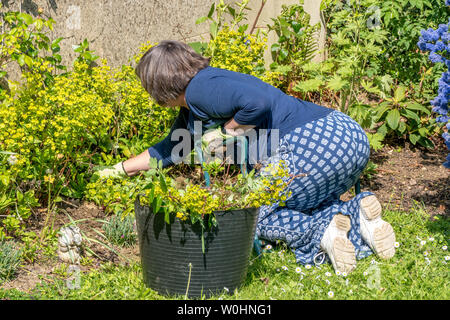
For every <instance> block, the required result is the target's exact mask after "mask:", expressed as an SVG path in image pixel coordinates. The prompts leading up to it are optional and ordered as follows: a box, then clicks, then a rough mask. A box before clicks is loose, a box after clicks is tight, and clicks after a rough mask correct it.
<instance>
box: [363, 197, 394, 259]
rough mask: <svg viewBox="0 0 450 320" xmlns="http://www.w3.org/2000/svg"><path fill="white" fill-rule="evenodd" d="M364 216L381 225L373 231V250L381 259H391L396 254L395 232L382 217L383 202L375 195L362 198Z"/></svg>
mask: <svg viewBox="0 0 450 320" xmlns="http://www.w3.org/2000/svg"><path fill="white" fill-rule="evenodd" d="M361 207H362V209H363V210H362V212H363V214H364V217H365V218H366V219H367V220H369V221H372V222H374V223H377V224H378V225H379V226H377V227H376V228H375V230H374V231H373V248H372V249H373V250H374V251H375V253H376V254H377V255H378V256H379V257H380V258H381V259H390V258H392V257H393V256H394V255H395V246H394V243H395V233H394V229H393V228H392V226H391V225H390V224H389V223H388V222H386V221H384V220H382V219H381V211H382V209H381V204H380V202H379V201H378V199H377V198H376V197H375V196H373V195H372V196H368V197H365V198H364V199H362V200H361Z"/></svg>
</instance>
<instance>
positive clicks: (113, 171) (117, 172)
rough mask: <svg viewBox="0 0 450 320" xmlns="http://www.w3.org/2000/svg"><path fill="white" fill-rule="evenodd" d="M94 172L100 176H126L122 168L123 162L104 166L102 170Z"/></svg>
mask: <svg viewBox="0 0 450 320" xmlns="http://www.w3.org/2000/svg"><path fill="white" fill-rule="evenodd" d="M96 174H97V175H98V176H99V177H100V178H101V179H103V178H119V177H127V176H128V174H127V173H126V172H125V169H124V168H123V162H119V163H117V164H115V165H114V166H112V167H109V168H105V169H103V170H100V171H97V172H96Z"/></svg>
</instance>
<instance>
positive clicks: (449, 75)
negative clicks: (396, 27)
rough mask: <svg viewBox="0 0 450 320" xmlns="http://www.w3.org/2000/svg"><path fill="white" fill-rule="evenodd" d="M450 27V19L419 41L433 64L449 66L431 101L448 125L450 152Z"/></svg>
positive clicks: (449, 162) (448, 0) (446, 135)
mask: <svg viewBox="0 0 450 320" xmlns="http://www.w3.org/2000/svg"><path fill="white" fill-rule="evenodd" d="M445 4H446V5H450V0H446V1H445ZM449 26H450V19H449V22H448V23H447V24H440V25H439V26H438V28H437V29H436V30H433V29H432V28H428V29H427V30H421V31H420V34H421V36H420V37H419V41H418V42H417V46H418V47H419V49H420V50H422V51H429V52H430V53H429V55H428V58H429V59H430V61H432V62H433V63H442V62H443V63H445V65H446V66H447V69H448V70H447V71H445V72H443V73H442V77H441V78H440V79H439V81H438V84H439V88H438V95H437V97H435V98H434V99H433V100H432V101H430V103H431V105H432V106H433V108H432V110H433V112H435V113H438V114H439V116H437V117H436V122H441V123H445V124H446V126H445V127H446V128H447V130H448V132H444V133H443V134H442V138H443V139H444V141H445V145H446V146H447V148H448V149H449V150H450V134H449V132H450V115H449V108H448V100H449V97H450V85H449V83H450V81H449V80H450V72H449V70H450V59H447V57H448V56H449V54H450V46H449V31H448V29H449ZM444 166H445V167H446V168H450V154H449V155H448V156H447V158H446V161H445V162H444Z"/></svg>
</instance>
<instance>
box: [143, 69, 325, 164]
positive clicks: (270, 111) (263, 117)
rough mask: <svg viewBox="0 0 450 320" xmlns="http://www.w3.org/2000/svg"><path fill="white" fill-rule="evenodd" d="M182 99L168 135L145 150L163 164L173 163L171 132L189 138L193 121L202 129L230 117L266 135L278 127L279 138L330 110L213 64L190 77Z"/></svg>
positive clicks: (248, 76)
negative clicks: (183, 132) (181, 132)
mask: <svg viewBox="0 0 450 320" xmlns="http://www.w3.org/2000/svg"><path fill="white" fill-rule="evenodd" d="M185 99H186V104H187V105H188V107H189V109H186V108H181V109H180V113H179V115H178V117H177V118H176V120H175V122H174V124H173V126H172V129H171V131H170V133H169V135H168V136H167V137H166V138H165V139H164V140H162V141H161V142H159V143H157V144H155V145H154V146H152V147H150V148H149V149H148V152H149V154H150V156H151V157H155V158H157V159H158V160H162V161H163V165H164V166H168V165H171V164H173V163H174V161H173V159H171V152H172V148H173V147H174V146H175V145H177V144H178V143H179V142H180V141H171V136H172V132H173V131H174V130H176V129H178V128H184V129H188V130H189V131H190V132H191V135H192V137H193V134H194V121H196V120H197V121H202V127H203V130H205V129H207V128H210V127H213V126H217V125H223V124H224V123H225V122H226V121H228V120H230V119H231V118H234V120H235V121H236V122H237V123H238V124H241V125H253V126H255V129H256V130H257V131H258V129H267V132H268V136H270V132H271V130H273V129H278V130H279V133H278V134H279V137H280V138H281V137H283V136H284V135H285V134H286V133H288V132H290V131H291V130H293V129H295V128H297V127H300V126H302V125H304V124H306V123H308V122H311V121H314V120H317V119H320V118H322V117H324V116H326V115H328V114H329V113H330V112H332V111H333V110H332V109H329V108H326V107H322V106H319V105H316V104H314V103H311V102H306V101H302V100H299V99H297V98H295V97H292V96H289V95H287V94H285V93H284V92H282V91H281V90H279V89H277V88H275V87H273V86H271V85H270V84H268V83H265V82H263V81H262V80H260V79H258V78H256V77H254V76H251V75H248V74H243V73H238V72H234V71H229V70H224V69H218V68H213V67H207V68H205V69H203V70H201V71H199V72H198V73H197V74H196V75H195V76H194V77H193V78H192V80H191V81H190V82H189V84H188V86H187V88H186V91H185ZM192 137H191V139H192ZM191 145H192V147H193V144H191ZM269 148H270V146H269ZM191 150H192V149H191Z"/></svg>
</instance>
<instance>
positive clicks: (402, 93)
mask: <svg viewBox="0 0 450 320" xmlns="http://www.w3.org/2000/svg"><path fill="white" fill-rule="evenodd" d="M405 97H406V88H405V87H403V86H399V87H397V89H395V91H394V99H395V101H397V102H398V101H402V100H403V99H405Z"/></svg>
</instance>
